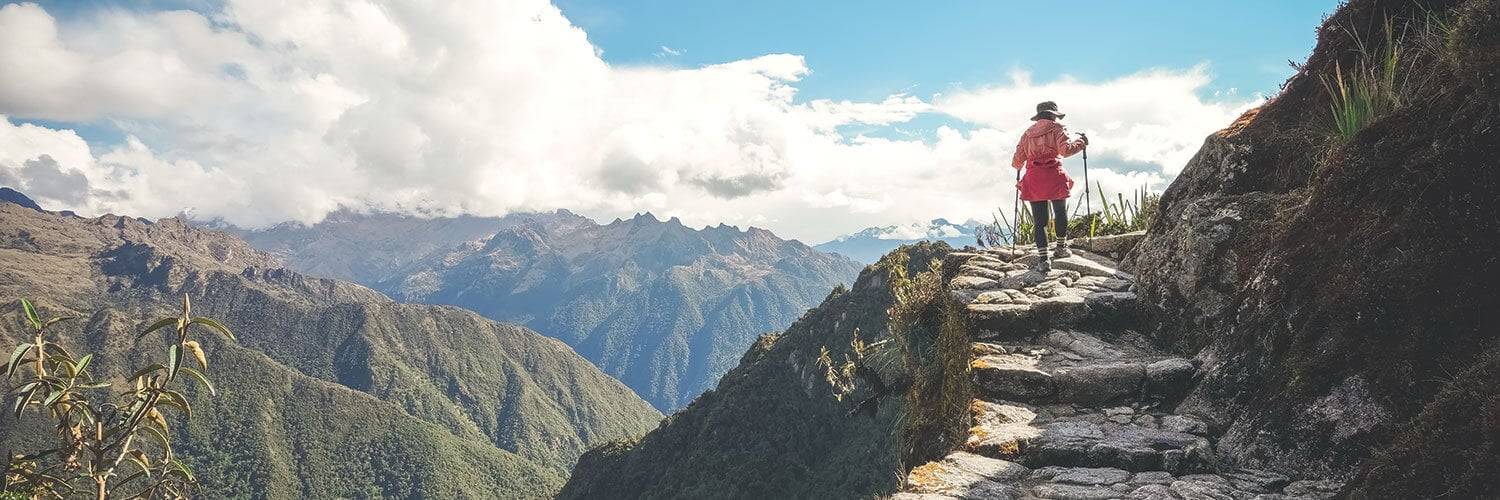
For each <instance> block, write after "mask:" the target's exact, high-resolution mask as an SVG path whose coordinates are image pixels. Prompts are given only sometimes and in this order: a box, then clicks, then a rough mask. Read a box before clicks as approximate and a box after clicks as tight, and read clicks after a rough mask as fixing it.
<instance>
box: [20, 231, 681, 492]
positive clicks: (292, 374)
mask: <svg viewBox="0 0 1500 500" xmlns="http://www.w3.org/2000/svg"><path fill="white" fill-rule="evenodd" d="M0 255H3V256H4V261H5V262H6V263H7V266H5V268H4V269H3V270H0V298H3V300H4V302H5V303H6V304H12V305H13V304H14V303H15V301H16V299H17V297H20V296H23V295H24V296H28V297H33V298H37V299H39V303H40V304H41V305H42V307H44V308H45V309H48V310H52V311H71V312H74V313H76V314H81V315H83V316H85V317H87V318H89V320H88V321H86V322H84V323H82V324H80V325H77V326H74V327H73V328H75V330H72V331H67V332H65V336H66V338H68V339H70V340H71V341H74V342H77V343H79V344H81V345H82V346H83V347H84V348H87V349H89V350H92V351H96V352H100V353H101V362H103V363H101V364H100V365H98V366H100V368H101V369H103V370H105V371H106V372H113V373H119V372H120V371H121V370H124V369H125V368H126V366H124V364H123V363H122V362H121V361H120V360H123V359H127V358H129V359H135V360H139V359H141V356H142V355H143V351H144V350H152V349H155V347H153V346H154V344H150V343H149V342H140V343H135V342H132V341H131V340H130V339H132V338H133V336H131V335H129V334H128V332H130V331H132V330H135V329H138V328H140V327H141V326H142V325H143V324H144V322H145V321H146V320H148V319H149V318H153V317H158V316H161V315H163V314H164V313H168V312H170V310H171V308H172V307H173V304H175V302H176V301H177V300H180V299H179V297H180V296H181V294H184V293H186V294H189V295H191V296H192V297H193V298H194V303H195V311H199V312H200V313H202V314H204V315H207V316H212V317H217V318H219V319H221V320H223V321H224V322H225V323H226V324H228V325H230V327H231V328H234V329H235V330H236V331H237V333H238V336H239V337H240V341H239V343H237V344H226V343H223V342H218V341H216V340H210V341H209V342H208V344H207V345H206V348H207V350H208V352H209V355H210V356H213V357H214V358H215V359H220V358H222V359H223V361H221V362H220V363H219V366H218V368H216V370H215V372H216V379H218V380H219V383H220V385H221V389H222V391H223V392H222V394H221V395H220V396H219V398H217V399H214V400H213V401H211V402H210V401H208V400H207V399H204V398H203V397H202V396H203V395H201V394H200V395H197V396H196V397H197V398H198V399H199V405H200V407H204V408H208V407H212V408H216V411H212V412H201V413H200V414H199V415H197V416H196V417H197V418H195V419H194V420H193V421H192V422H191V423H190V424H189V425H188V426H187V427H186V428H185V429H186V430H184V431H182V432H183V434H184V436H183V437H182V438H181V439H184V441H183V445H184V446H185V450H186V451H187V452H188V456H189V457H190V458H191V459H192V460H193V463H194V465H195V466H197V467H199V468H200V476H203V477H204V478H205V479H206V480H208V484H207V486H208V487H209V488H210V491H221V492H225V493H226V494H227V493H233V492H240V493H247V492H251V491H281V492H286V493H287V494H288V495H290V496H297V495H302V496H315V497H322V496H330V495H338V496H347V495H363V494H378V495H382V496H411V495H426V496H450V495H449V494H452V495H463V496H474V497H488V496H495V495H499V496H518V495H519V496H535V495H546V494H548V492H549V491H552V490H553V489H554V488H556V486H557V484H558V482H559V478H560V477H561V475H562V473H563V472H564V471H566V470H567V468H568V467H569V466H570V465H571V464H572V462H573V460H574V459H575V458H576V457H577V456H578V455H579V454H580V453H582V451H583V450H585V449H586V448H587V447H589V446H593V445H595V444H598V443H602V442H605V441H608V440H611V439H619V438H624V437H629V436H634V435H638V434H639V433H641V432H644V431H645V430H646V429H649V428H650V427H651V426H652V425H653V424H654V423H655V422H656V420H657V419H658V418H659V414H658V413H657V412H655V411H654V410H653V409H651V408H650V406H649V405H648V404H646V403H645V402H644V401H642V400H641V399H640V398H638V397H637V396H635V395H634V394H633V393H632V392H631V391H630V390H629V389H628V388H626V387H625V386H623V385H622V384H620V383H619V382H617V381H615V380H613V379H610V378H609V377H608V376H606V375H604V374H603V373H601V372H600V371H598V370H597V369H596V368H594V367H593V366H592V365H590V364H588V363H587V362H586V361H584V360H583V359H582V358H580V357H578V356H577V355H576V354H575V353H573V352H572V350H571V349H569V348H568V347H567V346H565V345H563V344H562V343H560V342H557V341H556V340H553V339H549V338H546V337H543V336H540V335H537V334H536V333H534V332H530V331H527V330H525V329H523V328H519V327H515V326H509V325H500V324H496V323H493V322H491V321H489V320H486V319H484V318H482V317H479V316H478V315H476V314H473V313H471V312H467V311H462V310H458V309H455V308H451V307H441V306H422V305H404V304H398V303H395V302H393V301H391V300H390V299H388V298H386V297H384V296H382V295H380V294H379V293H376V292H374V291H372V290H369V289H366V288H363V287H360V286H357V285H352V284H348V283H343V282H339V281H335V280H330V279H314V278H308V277H305V276H302V275H300V274H297V273H294V272H291V271H286V270H283V269H280V268H277V267H274V266H277V265H278V264H277V263H276V261H275V260H274V259H273V258H272V257H271V256H269V255H267V254H264V253H261V252H259V251H256V250H254V249H252V248H250V247H249V245H247V244H245V243H244V242H243V241H240V240H237V239H235V238H232V237H230V236H228V235H225V234H223V233H219V232H215V231H206V230H202V229H197V228H194V227H191V226H188V225H186V224H184V223H183V222H181V221H179V220H175V219H163V220H159V221H156V222H149V221H144V220H140V219H132V218H122V217H115V216H105V217H101V218H98V219H82V218H77V217H70V216H64V215H59V214H54V213H49V212H42V211H37V210H34V209H28V208H23V207H21V206H19V205H15V204H9V203H5V204H0ZM5 335H6V336H7V338H6V340H7V342H14V341H15V340H14V339H13V338H11V337H10V336H11V335H13V332H10V331H9V330H7V331H6V334H5ZM106 360H110V361H109V362H104V361H106ZM410 457H415V458H410ZM202 471H210V472H212V473H202ZM273 496H275V495H273Z"/></svg>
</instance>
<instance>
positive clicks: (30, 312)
mask: <svg viewBox="0 0 1500 500" xmlns="http://www.w3.org/2000/svg"><path fill="white" fill-rule="evenodd" d="M21 309H22V310H24V311H26V321H30V322H31V327H32V328H34V329H37V330H41V329H42V318H40V317H38V316H37V315H36V307H33V306H32V305H31V301H29V300H26V299H21Z"/></svg>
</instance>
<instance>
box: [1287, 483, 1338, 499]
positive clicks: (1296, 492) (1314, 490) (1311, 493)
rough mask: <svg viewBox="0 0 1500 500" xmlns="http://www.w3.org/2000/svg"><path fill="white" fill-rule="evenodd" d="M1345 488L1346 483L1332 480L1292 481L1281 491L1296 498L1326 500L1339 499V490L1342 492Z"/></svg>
mask: <svg viewBox="0 0 1500 500" xmlns="http://www.w3.org/2000/svg"><path fill="white" fill-rule="evenodd" d="M1343 488H1344V483H1341V482H1338V481H1334V480H1330V479H1324V480H1317V481H1312V480H1307V481H1292V482H1290V483H1287V485H1286V487H1284V488H1282V489H1281V492H1282V493H1285V494H1287V495H1291V496H1294V497H1303V498H1314V499H1318V500H1324V499H1328V498H1334V497H1337V496H1338V495H1339V490H1342V489H1343Z"/></svg>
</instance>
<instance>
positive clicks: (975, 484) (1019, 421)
mask: <svg viewBox="0 0 1500 500" xmlns="http://www.w3.org/2000/svg"><path fill="white" fill-rule="evenodd" d="M1036 259H1037V255H1036V251H1035V250H1033V249H1025V250H1012V249H1007V248H1000V249H992V250H985V251H981V252H978V253H956V254H952V255H950V256H949V258H948V261H947V265H957V266H958V274H957V276H956V277H954V278H953V280H952V281H951V282H950V283H949V291H950V293H952V294H953V296H954V297H955V298H957V299H958V300H960V301H963V302H965V303H967V304H968V305H967V307H968V313H969V316H970V320H971V321H970V323H971V324H973V325H974V327H975V331H974V332H973V338H974V342H973V344H972V359H971V361H970V367H971V369H972V370H971V372H972V375H973V382H974V393H975V394H976V396H977V399H975V400H974V401H973V402H972V403H971V404H970V413H971V414H972V417H973V419H972V427H971V428H970V429H969V437H968V441H967V442H966V443H965V445H964V446H963V449H961V450H958V451H954V452H953V453H951V454H949V455H948V456H947V457H944V458H943V459H942V460H938V461H935V462H931V463H928V464H924V465H921V466H918V467H916V468H914V469H912V471H911V472H910V474H909V475H908V476H907V486H906V488H905V490H904V491H903V492H902V493H899V494H897V495H896V496H895V497H894V498H897V499H906V500H910V499H946V498H966V499H969V498H972V499H979V498H986V499H990V498H994V499H1029V498H1047V499H1075V500H1090V499H1111V498H1127V499H1150V500H1172V499H1213V500H1243V499H1257V500H1273V499H1325V498H1332V497H1334V496H1336V494H1337V492H1338V490H1339V488H1340V487H1341V486H1342V485H1341V484H1340V483H1337V482H1334V481H1327V480H1316V479H1307V478H1301V479H1300V480H1299V479H1298V478H1291V477H1287V476H1283V475H1280V474H1276V473H1272V472H1269V471H1262V470H1252V469H1235V468H1231V467H1227V466H1225V465H1224V464H1220V463H1218V461H1217V460H1216V459H1215V454H1214V440H1213V435H1212V434H1211V433H1210V428H1209V425H1208V423H1206V422H1204V421H1203V420H1201V419H1199V418H1197V417H1194V416H1192V415H1180V414H1176V413H1174V411H1173V408H1174V406H1175V403H1176V402H1177V401H1178V400H1179V399H1180V398H1181V397H1182V396H1183V395H1184V394H1185V393H1186V392H1187V391H1188V390H1189V389H1191V387H1192V385H1193V383H1194V380H1195V378H1196V376H1197V371H1198V368H1197V367H1196V366H1195V365H1194V364H1193V362H1192V361H1190V360H1187V359H1183V358H1181V357H1176V356H1172V355H1169V354H1165V353H1162V352H1160V351H1158V350H1156V349H1154V348H1153V347H1151V345H1150V344H1149V342H1148V341H1147V339H1146V338H1144V337H1143V336H1141V335H1140V334H1139V333H1137V332H1136V331H1135V330H1134V329H1135V328H1137V326H1138V325H1139V321H1140V319H1141V315H1140V312H1139V309H1138V305H1137V302H1136V297H1135V293H1134V287H1135V284H1134V277H1133V276H1130V275H1129V274H1126V273H1123V272H1120V271H1118V270H1116V264H1115V263H1114V262H1113V261H1112V260H1110V259H1108V258H1105V257H1101V256H1099V255H1095V254H1090V253H1087V252H1083V251H1075V252H1074V256H1072V257H1068V258H1064V259H1054V260H1053V262H1052V268H1053V270H1052V271H1051V272H1049V273H1046V274H1045V275H1044V274H1042V273H1039V272H1036V271H1030V270H1029V266H1030V265H1031V264H1032V263H1034V262H1036Z"/></svg>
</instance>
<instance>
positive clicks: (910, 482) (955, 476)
mask: <svg viewBox="0 0 1500 500" xmlns="http://www.w3.org/2000/svg"><path fill="white" fill-rule="evenodd" d="M1030 474H1031V470H1030V469H1027V468H1026V467H1024V466H1022V465H1020V464H1017V463H1015V462H1009V461H1005V460H999V459H994V458H989V457H983V456H979V455H975V454H973V453H968V452H964V451H955V452H953V453H950V454H948V456H946V457H944V458H943V459H942V460H941V461H937V462H930V463H927V464H924V465H921V466H918V467H916V468H914V469H912V470H911V473H910V474H908V475H907V485H906V489H907V492H908V493H915V494H938V495H948V496H952V497H958V498H975V499H978V498H986V499H988V498H997V499H1010V498H1020V497H1021V493H1022V492H1021V490H1020V489H1019V488H1017V487H1015V486H1011V485H1010V484H1006V483H1010V482H1014V481H1016V480H1019V479H1021V478H1025V477H1027V476H1028V475H1030Z"/></svg>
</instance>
